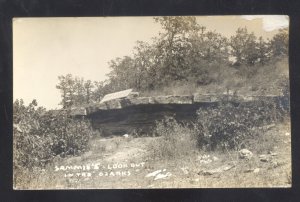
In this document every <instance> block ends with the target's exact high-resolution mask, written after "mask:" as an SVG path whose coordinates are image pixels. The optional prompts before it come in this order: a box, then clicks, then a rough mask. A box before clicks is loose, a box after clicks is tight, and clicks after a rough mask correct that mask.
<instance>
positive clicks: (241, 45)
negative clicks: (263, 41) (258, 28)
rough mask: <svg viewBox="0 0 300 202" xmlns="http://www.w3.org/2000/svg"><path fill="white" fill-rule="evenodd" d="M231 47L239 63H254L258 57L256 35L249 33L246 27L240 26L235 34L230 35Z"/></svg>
mask: <svg viewBox="0 0 300 202" xmlns="http://www.w3.org/2000/svg"><path fill="white" fill-rule="evenodd" d="M230 47H231V54H232V55H233V56H234V57H236V64H237V65H241V64H247V65H254V64H255V62H256V61H257V59H258V53H257V45H256V36H255V35H254V33H253V32H252V33H248V30H247V28H246V27H245V28H238V30H237V31H236V34H235V36H232V37H230Z"/></svg>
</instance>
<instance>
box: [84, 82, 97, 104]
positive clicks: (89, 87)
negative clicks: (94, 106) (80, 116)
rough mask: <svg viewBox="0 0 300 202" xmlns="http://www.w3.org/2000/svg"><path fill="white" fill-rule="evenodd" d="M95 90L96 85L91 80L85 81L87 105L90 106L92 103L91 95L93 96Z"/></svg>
mask: <svg viewBox="0 0 300 202" xmlns="http://www.w3.org/2000/svg"><path fill="white" fill-rule="evenodd" d="M93 88H94V85H93V83H92V81H91V80H87V81H85V83H84V89H85V97H86V99H85V101H86V103H87V104H89V103H90V102H91V95H92V89H93ZM82 104H83V103H82Z"/></svg>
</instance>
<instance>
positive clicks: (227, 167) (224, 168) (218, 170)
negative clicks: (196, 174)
mask: <svg viewBox="0 0 300 202" xmlns="http://www.w3.org/2000/svg"><path fill="white" fill-rule="evenodd" d="M232 168H234V165H223V166H221V167H219V168H215V169H210V170H204V171H202V174H203V175H214V174H217V173H222V172H224V171H227V170H230V169H232Z"/></svg>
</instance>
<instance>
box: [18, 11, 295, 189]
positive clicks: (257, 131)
mask: <svg viewBox="0 0 300 202" xmlns="http://www.w3.org/2000/svg"><path fill="white" fill-rule="evenodd" d="M12 23H13V26H12V28H13V30H12V33H13V189H15V190H49V189H51V190H53V189H170V188H172V189H178V188H181V189H182V188H277V187H280V188H290V187H291V186H292V162H291V153H292V152H291V117H290V85H289V84H290V79H289V77H290V76H289V16H287V15H228V16H226V15H224V16H221V15H220V16H152V17H151V16H149V17H15V18H13V20H12Z"/></svg>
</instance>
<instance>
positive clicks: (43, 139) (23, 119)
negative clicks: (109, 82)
mask: <svg viewBox="0 0 300 202" xmlns="http://www.w3.org/2000/svg"><path fill="white" fill-rule="evenodd" d="M13 107H14V117H13V123H14V127H13V128H14V144H13V145H14V168H15V169H17V170H18V169H20V168H29V169H33V168H34V167H43V166H45V165H46V164H47V163H48V162H51V160H52V159H53V158H54V157H55V156H61V157H64V156H66V155H78V154H80V153H82V152H84V151H85V150H86V149H88V148H87V146H88V140H89V138H90V136H91V134H92V130H91V128H90V124H89V122H87V121H86V120H75V119H72V118H71V117H70V116H69V115H68V111H63V110H61V111H46V110H45V109H44V108H42V107H37V102H36V101H35V100H34V101H32V103H30V104H29V105H28V106H25V105H24V103H23V100H22V99H21V100H16V101H15V102H14V106H13Z"/></svg>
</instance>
